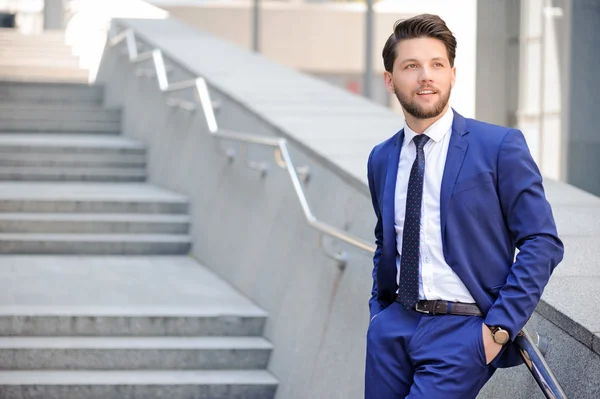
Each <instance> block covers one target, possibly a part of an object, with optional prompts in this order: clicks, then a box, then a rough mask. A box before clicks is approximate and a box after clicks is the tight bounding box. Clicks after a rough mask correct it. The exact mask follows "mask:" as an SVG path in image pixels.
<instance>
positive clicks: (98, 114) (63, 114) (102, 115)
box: [0, 105, 121, 123]
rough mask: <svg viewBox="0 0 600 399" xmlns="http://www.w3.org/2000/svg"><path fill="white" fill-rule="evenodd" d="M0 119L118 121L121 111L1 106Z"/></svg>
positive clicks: (24, 120)
mask: <svg viewBox="0 0 600 399" xmlns="http://www.w3.org/2000/svg"><path fill="white" fill-rule="evenodd" d="M0 119H2V120H8V121H23V122H26V121H32V122H33V121H40V122H46V121H53V122H56V121H68V122H103V123H118V122H120V121H121V111H119V110H109V109H102V108H96V109H77V108H73V109H69V108H68V107H66V108H58V109H53V108H50V107H49V108H44V107H35V108H34V107H31V108H29V107H27V106H26V105H23V106H15V107H8V108H4V107H0Z"/></svg>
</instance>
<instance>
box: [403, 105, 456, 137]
mask: <svg viewBox="0 0 600 399" xmlns="http://www.w3.org/2000/svg"><path fill="white" fill-rule="evenodd" d="M453 121H454V112H453V111H452V108H451V107H448V109H447V110H446V113H445V114H444V115H443V116H442V117H441V118H440V119H438V120H437V121H435V123H434V124H433V125H431V126H429V127H428V128H427V129H426V130H425V131H424V132H423V134H426V135H427V136H429V138H430V139H431V140H433V141H435V142H436V143H439V142H440V141H442V139H443V138H444V136H445V135H446V134H448V132H450V130H452V123H453ZM416 135H417V133H415V132H414V131H413V130H412V129H411V128H410V127H408V125H407V124H406V122H404V145H408V143H410V142H411V141H412V139H413V138H414V137H415V136H416Z"/></svg>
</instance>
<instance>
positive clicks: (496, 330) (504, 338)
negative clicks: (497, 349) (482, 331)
mask: <svg viewBox="0 0 600 399" xmlns="http://www.w3.org/2000/svg"><path fill="white" fill-rule="evenodd" d="M490 330H491V331H492V337H494V342H495V343H497V344H498V345H504V344H506V343H507V342H508V340H509V338H510V335H509V334H508V331H506V330H505V329H503V328H502V327H492V326H490Z"/></svg>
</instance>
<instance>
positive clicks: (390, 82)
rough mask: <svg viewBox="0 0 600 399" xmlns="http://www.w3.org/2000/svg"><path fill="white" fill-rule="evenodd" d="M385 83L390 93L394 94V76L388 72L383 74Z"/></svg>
mask: <svg viewBox="0 0 600 399" xmlns="http://www.w3.org/2000/svg"><path fill="white" fill-rule="evenodd" d="M383 82H384V84H385V88H386V90H387V91H389V92H390V93H392V94H393V93H394V81H393V80H392V74H391V73H389V72H388V71H385V72H384V73H383Z"/></svg>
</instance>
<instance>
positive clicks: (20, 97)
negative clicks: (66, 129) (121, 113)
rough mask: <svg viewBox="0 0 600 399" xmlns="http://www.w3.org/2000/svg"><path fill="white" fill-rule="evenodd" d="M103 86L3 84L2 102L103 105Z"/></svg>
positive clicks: (35, 83)
mask: <svg viewBox="0 0 600 399" xmlns="http://www.w3.org/2000/svg"><path fill="white" fill-rule="evenodd" d="M103 99H104V88H103V87H102V86H96V85H94V86H90V85H88V84H77V83H56V82H46V83H43V82H2V81H0V101H1V102H9V103H21V102H28V103H44V102H52V103H54V104H57V103H58V104H78V105H98V106H99V105H101V104H102V101H103Z"/></svg>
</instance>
